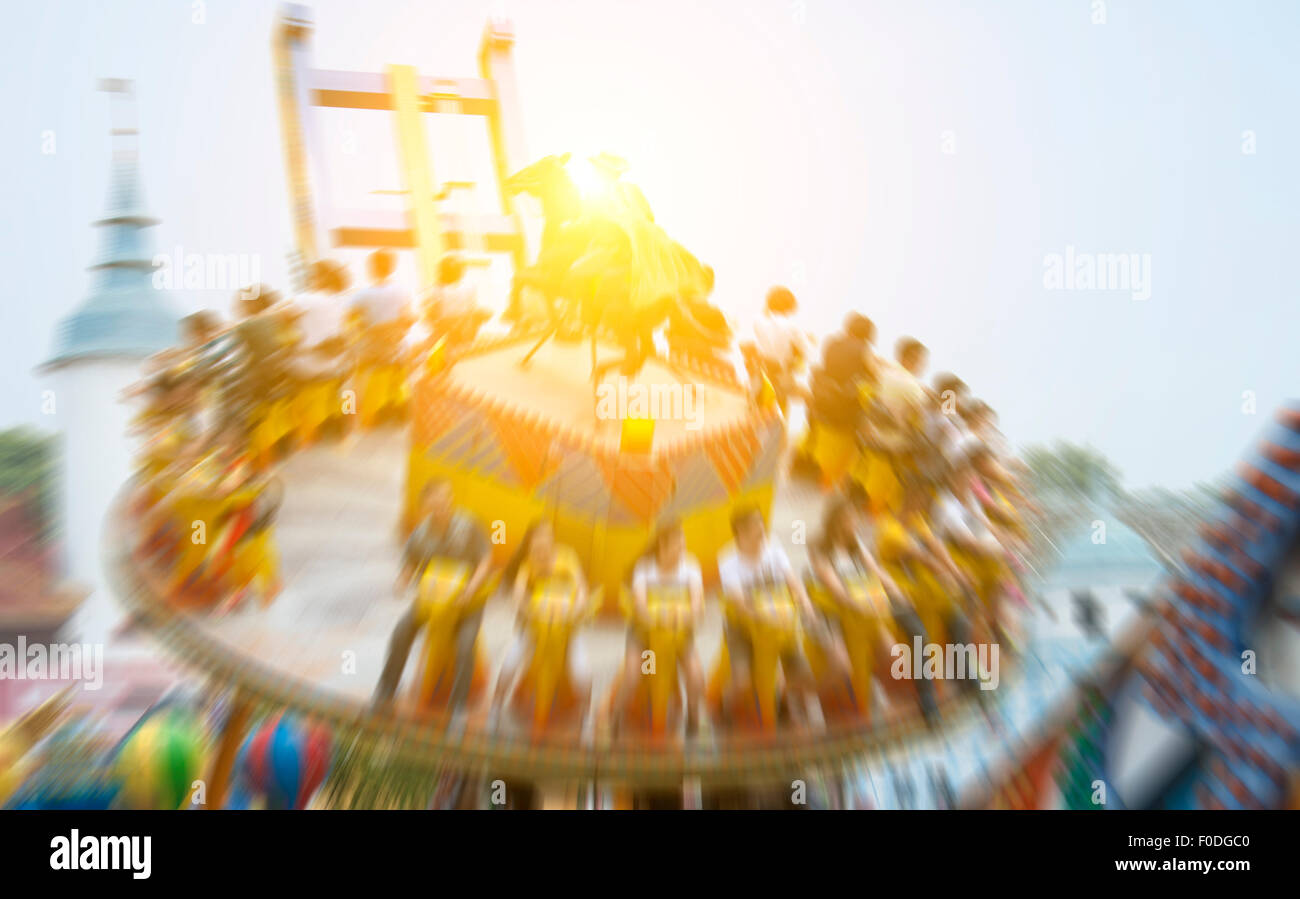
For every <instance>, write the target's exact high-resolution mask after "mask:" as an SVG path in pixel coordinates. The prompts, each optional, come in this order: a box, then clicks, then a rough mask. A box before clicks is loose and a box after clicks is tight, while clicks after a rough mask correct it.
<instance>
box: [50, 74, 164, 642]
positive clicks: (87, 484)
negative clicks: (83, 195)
mask: <svg viewBox="0 0 1300 899" xmlns="http://www.w3.org/2000/svg"><path fill="white" fill-rule="evenodd" d="M101 86H102V87H103V89H105V90H107V91H109V92H110V93H112V94H113V99H114V106H115V107H117V108H115V109H114V114H113V122H114V127H113V130H112V142H113V161H112V172H111V176H110V184H109V197H108V209H107V212H106V213H105V215H104V217H103V218H102V219H100V220H99V221H97V222H95V223H94V224H95V225H96V226H97V227H99V228H101V229H102V230H101V231H100V249H99V255H98V258H96V259H95V261H94V263H93V264H92V265H91V266H90V271H91V273H92V286H91V290H90V294H89V296H87V297H86V299H85V300H83V301H82V303H81V304H80V305H79V306H78V307H77V308H76V309H75V310H74V311H73V312H72V313H71V314H69V315H68V316H67V317H65V318H64V319H63V320H62V321H61V322H60V323H59V325H58V330H57V332H56V334H55V338H54V351H53V355H52V356H51V357H50V359H49V360H48V361H47V362H45V363H44V364H43V365H42V366H41V371H42V373H43V374H46V375H48V377H49V379H50V381H51V385H50V386H51V389H52V390H53V394H52V396H50V397H47V400H52V401H53V403H54V413H55V420H56V421H57V422H58V424H59V428H60V430H61V431H62V438H63V439H62V444H63V445H62V467H61V475H62V480H61V486H60V489H61V493H62V509H61V512H62V521H61V524H62V529H61V535H60V537H61V543H62V551H63V569H64V570H63V574H64V575H65V576H66V577H67V578H69V579H71V580H73V581H76V582H79V583H81V584H82V585H84V586H86V587H88V588H89V589H90V590H91V594H90V596H89V597H88V598H87V599H86V601H85V602H84V603H83V604H82V606H81V609H80V611H79V612H78V613H77V615H76V617H75V618H74V619H73V621H72V622H71V624H70V626H71V629H72V630H73V631H74V634H72V635H71V636H73V637H74V638H75V639H78V640H81V641H84V642H96V643H99V642H108V639H109V637H110V634H111V631H112V628H113V627H114V625H115V624H116V622H118V621H119V620H120V619H121V612H120V611H119V608H118V607H117V605H116V603H115V602H114V601H113V599H112V597H111V595H110V594H109V590H108V582H107V577H106V575H105V573H104V570H103V563H102V558H103V534H104V525H105V521H104V516H105V513H106V512H107V511H108V508H109V506H110V505H111V503H112V501H113V499H114V497H115V496H116V494H117V492H118V491H119V490H120V489H121V487H122V485H123V484H124V483H125V482H126V480H127V479H128V477H129V476H130V473H131V470H132V456H133V453H134V445H133V442H132V441H131V440H130V439H129V438H128V437H127V434H126V431H127V427H128V424H129V421H130V417H131V414H132V410H131V409H130V408H129V407H128V405H127V403H126V402H124V401H123V398H122V392H123V390H124V388H126V387H127V386H128V385H130V384H132V383H133V382H135V381H136V380H137V379H138V377H139V374H140V363H141V362H142V361H143V360H144V359H146V358H147V357H148V356H150V355H152V354H153V353H156V352H158V351H159V350H162V349H165V348H166V347H169V346H172V345H174V344H175V342H176V339H177V324H178V321H179V315H178V314H177V313H176V312H175V311H174V310H173V309H172V308H171V307H170V305H169V304H168V302H167V301H166V299H165V296H164V294H163V293H162V292H161V291H160V290H158V289H157V288H155V287H154V284H153V271H154V268H155V265H154V262H153V252H152V245H151V242H150V240H149V239H148V236H147V231H146V229H147V228H149V227H151V226H153V225H156V224H158V221H157V220H156V219H154V218H151V217H150V216H149V215H147V214H146V212H145V209H144V203H143V197H142V195H141V190H140V179H139V172H138V169H137V162H138V151H137V135H138V132H137V130H136V129H135V127H133V126H125V127H124V121H123V120H124V118H127V119H128V120H129V119H133V116H131V115H130V113H133V112H134V110H133V109H132V108H130V104H131V103H132V102H133V100H132V96H131V95H132V90H131V83H130V82H129V81H109V82H104V83H103V85H101ZM123 113H126V114H127V115H126V116H124V115H123Z"/></svg>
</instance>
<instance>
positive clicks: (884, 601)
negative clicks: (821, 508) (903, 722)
mask: <svg viewBox="0 0 1300 899" xmlns="http://www.w3.org/2000/svg"><path fill="white" fill-rule="evenodd" d="M863 533H864V526H863V521H862V516H861V512H860V510H859V502H858V501H857V500H856V499H855V498H854V497H851V496H841V497H838V498H836V499H834V500H833V501H832V502H831V503H830V505H829V506H828V507H827V510H826V514H825V517H824V518H823V523H822V532H821V536H820V538H819V539H818V540H817V541H816V542H815V543H813V544H812V545H811V546H810V547H809V548H808V557H809V562H810V564H811V566H812V570H813V574H814V575H815V576H816V578H817V581H818V583H820V584H821V586H822V587H823V588H824V589H826V590H827V591H828V592H829V593H830V594H831V596H832V597H834V599H835V601H836V602H837V603H838V604H839V605H840V606H842V607H845V608H850V609H852V608H857V607H858V604H857V602H856V601H855V600H854V599H853V597H852V595H851V592H850V584H851V583H852V582H853V581H862V580H865V581H866V582H867V583H868V600H869V601H871V602H872V604H873V605H874V606H875V609H876V613H877V615H878V617H879V619H880V624H881V628H880V631H879V633H878V635H877V636H878V638H879V641H880V645H881V647H882V648H883V649H884V651H885V652H886V653H888V651H889V645H890V644H891V643H892V637H891V635H890V633H889V630H888V620H889V617H890V612H889V604H890V603H891V602H892V603H894V604H895V605H896V604H898V603H899V602H900V601H901V597H902V595H903V594H902V591H901V590H899V587H898V585H897V584H896V583H895V582H894V579H893V578H892V577H890V575H889V573H888V572H886V571H885V570H884V568H882V567H881V565H880V562H879V561H877V559H876V557H875V556H874V555H872V553H871V550H870V549H868V548H867V545H866V543H865V542H864V540H863ZM873 649H874V647H873Z"/></svg>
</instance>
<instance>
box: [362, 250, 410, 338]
mask: <svg viewBox="0 0 1300 899" xmlns="http://www.w3.org/2000/svg"><path fill="white" fill-rule="evenodd" d="M368 265H369V267H370V277H371V280H372V282H373V283H372V284H371V285H370V286H369V287H366V288H363V289H361V290H359V291H357V292H356V294H355V295H353V297H352V303H351V310H352V311H353V312H358V313H360V314H361V316H362V317H363V319H364V320H365V323H366V325H368V326H369V327H372V328H373V327H376V326H379V325H388V324H394V325H395V324H398V323H401V322H403V321H404V320H406V321H407V322H408V323H409V319H410V316H411V309H410V305H411V303H410V298H409V297H408V296H407V295H406V291H404V290H402V288H401V287H399V286H398V285H396V284H394V283H393V282H392V281H390V280H389V279H390V278H391V277H392V275H393V271H394V269H396V267H397V260H396V258H395V257H394V256H393V253H392V251H391V250H385V249H379V250H375V251H374V252H373V253H371V254H370V259H369V262H368Z"/></svg>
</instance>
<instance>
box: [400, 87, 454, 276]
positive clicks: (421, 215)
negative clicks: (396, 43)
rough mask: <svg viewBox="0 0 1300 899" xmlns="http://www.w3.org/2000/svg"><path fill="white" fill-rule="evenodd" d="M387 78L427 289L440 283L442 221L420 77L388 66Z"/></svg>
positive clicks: (420, 264)
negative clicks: (422, 103)
mask: <svg viewBox="0 0 1300 899" xmlns="http://www.w3.org/2000/svg"><path fill="white" fill-rule="evenodd" d="M388 81H389V92H390V93H391V94H392V98H393V114H394V120H395V121H396V124H397V143H398V147H399V148H400V151H401V163H402V173H403V178H404V180H405V187H406V196H407V200H408V201H409V203H410V205H409V206H408V210H409V213H410V217H411V228H412V230H413V231H414V232H415V255H416V258H417V260H418V263H419V270H420V285H421V287H422V288H423V289H428V288H431V287H433V286H434V285H435V284H437V274H438V259H439V258H440V257H441V256H442V251H443V241H442V225H441V222H440V221H439V220H438V209H437V205H436V202H435V201H434V199H433V192H434V182H433V166H432V163H431V162H430V159H429V147H428V141H427V140H426V139H425V134H424V119H423V110H422V108H421V100H420V86H419V85H420V78H419V76H418V75H417V74H416V71H415V67H414V66H389V67H388Z"/></svg>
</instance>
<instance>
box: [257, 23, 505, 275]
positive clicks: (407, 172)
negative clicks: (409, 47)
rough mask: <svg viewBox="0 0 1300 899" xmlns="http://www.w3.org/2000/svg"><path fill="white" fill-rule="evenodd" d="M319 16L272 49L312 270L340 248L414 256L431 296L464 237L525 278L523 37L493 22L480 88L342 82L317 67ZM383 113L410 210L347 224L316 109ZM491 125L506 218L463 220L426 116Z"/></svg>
mask: <svg viewBox="0 0 1300 899" xmlns="http://www.w3.org/2000/svg"><path fill="white" fill-rule="evenodd" d="M311 31H312V22H311V13H310V10H308V9H307V8H306V7H304V6H299V5H296V4H290V5H288V6H286V7H285V9H284V11H283V12H282V13H281V15H280V18H279V20H278V21H277V24H276V27H275V29H274V37H273V41H272V45H273V46H272V56H273V58H274V62H275V68H276V77H277V87H278V94H279V102H280V121H281V129H282V134H283V141H284V161H285V172H286V175H287V180H288V187H289V201H290V207H291V209H292V215H293V231H294V243H295V246H296V250H297V253H298V257H299V261H300V263H301V266H302V267H303V268H304V269H305V267H306V266H308V265H310V264H311V263H312V262H314V261H316V260H317V259H320V258H321V257H322V256H324V255H325V254H326V253H328V251H329V250H330V249H331V248H335V247H337V248H374V247H390V248H394V249H409V250H414V251H415V252H416V255H417V260H418V271H419V274H420V281H421V285H420V286H421V288H428V287H430V286H432V285H433V284H434V283H435V281H434V278H435V276H436V272H437V260H438V258H439V257H440V256H441V255H442V253H443V252H444V251H445V250H448V249H458V248H461V247H462V246H463V244H464V241H463V238H462V234H463V233H464V232H466V231H472V232H473V233H476V234H481V235H483V248H484V249H486V250H487V251H488V252H494V253H509V254H511V256H512V257H513V261H514V264H515V267H516V269H518V268H521V267H522V266H523V265H525V264H526V259H527V258H528V247H527V243H528V239H527V236H526V230H525V228H524V227H523V220H522V218H521V216H520V215H519V213H518V210H517V209H516V208H515V205H514V201H513V199H512V198H511V197H509V196H508V195H507V194H506V191H505V189H504V182H505V179H506V178H508V177H509V176H510V174H511V173H512V172H515V171H518V170H519V169H520V168H522V167H523V166H524V165H525V163H526V160H527V155H526V153H527V151H526V149H525V146H524V140H523V124H522V120H521V116H520V105H519V90H518V85H517V83H516V78H515V67H514V58H513V54H512V52H511V51H512V47H513V45H514V33H513V30H512V28H511V26H510V24H509V23H508V22H506V21H503V20H492V21H489V22H488V24H487V27H486V28H485V30H484V32H483V39H482V42H481V44H480V47H479V57H478V58H479V68H480V71H481V77H479V78H446V77H431V76H427V75H420V74H419V73H418V72H417V71H416V70H415V68H414V67H411V66H390V67H389V68H388V70H387V71H386V72H383V73H372V72H342V71H330V70H322V69H314V68H312V67H311V54H310V40H311ZM316 107H325V108H332V109H375V110H384V111H389V112H392V113H394V123H395V126H396V139H397V144H398V148H399V160H400V164H401V170H402V178H403V182H404V183H403V185H402V186H403V191H402V193H403V194H404V195H405V196H406V198H407V208H406V210H405V212H401V213H383V212H372V213H365V214H363V215H360V216H354V218H353V220H351V221H341V220H338V219H339V216H337V215H336V214H335V213H334V212H333V211H332V210H331V207H330V204H329V191H328V188H329V185H328V178H327V176H326V173H325V171H324V165H323V162H324V160H323V158H322V155H321V152H320V146H319V129H318V127H317V125H316V122H315V118H316V117H315V115H314V113H313V109H314V108H316ZM435 112H437V113H453V114H459V115H478V116H485V117H486V118H487V124H488V129H489V134H490V137H491V148H492V162H493V172H494V174H495V176H496V179H497V187H498V193H499V195H500V197H501V210H500V212H499V213H497V214H489V215H478V216H472V217H465V216H453V215H450V214H447V213H445V212H442V211H440V210H439V208H438V198H437V196H436V193H437V182H436V181H435V180H434V177H433V161H432V158H431V155H430V148H429V147H428V141H427V140H426V138H425V131H424V122H423V119H422V114H423V113H435Z"/></svg>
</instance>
